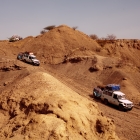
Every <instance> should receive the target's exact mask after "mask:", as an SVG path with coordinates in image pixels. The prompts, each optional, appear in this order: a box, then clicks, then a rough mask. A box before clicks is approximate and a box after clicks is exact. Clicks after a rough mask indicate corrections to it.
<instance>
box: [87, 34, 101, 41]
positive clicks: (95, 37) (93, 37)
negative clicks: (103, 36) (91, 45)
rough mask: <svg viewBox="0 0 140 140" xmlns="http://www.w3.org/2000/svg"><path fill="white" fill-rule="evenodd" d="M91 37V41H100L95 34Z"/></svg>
mask: <svg viewBox="0 0 140 140" xmlns="http://www.w3.org/2000/svg"><path fill="white" fill-rule="evenodd" d="M89 37H90V38H91V39H93V40H97V39H99V38H98V36H97V35H95V34H92V35H90V36H89Z"/></svg>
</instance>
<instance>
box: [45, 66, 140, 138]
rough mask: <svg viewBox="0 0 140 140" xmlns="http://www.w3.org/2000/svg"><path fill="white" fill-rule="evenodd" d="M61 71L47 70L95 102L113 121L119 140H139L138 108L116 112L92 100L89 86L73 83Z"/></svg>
mask: <svg viewBox="0 0 140 140" xmlns="http://www.w3.org/2000/svg"><path fill="white" fill-rule="evenodd" d="M47 69H49V68H47ZM56 69H57V68H56ZM61 70H62V69H61ZM62 71H63V70H62ZM62 71H61V72H60V71H59V72H57V71H56V70H53V69H51V70H49V72H50V73H51V74H52V75H54V76H55V77H57V79H59V80H60V81H61V82H62V83H65V84H66V85H67V86H68V87H70V88H72V89H73V90H74V91H76V92H77V93H79V94H80V95H82V96H84V97H86V98H88V99H89V100H91V101H93V102H96V103H97V104H98V106H99V108H100V110H101V111H102V112H103V114H104V115H106V116H107V117H109V118H111V119H112V120H113V122H114V124H115V126H116V133H117V135H118V136H119V137H120V139H121V140H139V138H140V133H139V132H140V119H139V118H140V106H138V105H136V106H135V107H134V108H133V109H132V110H131V111H128V112H121V111H119V110H118V108H116V107H115V106H112V105H108V106H106V105H104V104H103V103H102V102H101V101H100V100H95V99H93V97H92V89H91V86H90V84H89V85H88V84H87V85H86V86H84V84H85V83H84V81H83V85H81V84H80V83H78V82H77V81H76V82H75V80H74V79H72V78H71V77H68V76H67V75H66V74H65V75H64V74H63V72H62ZM79 81H80V80H79Z"/></svg>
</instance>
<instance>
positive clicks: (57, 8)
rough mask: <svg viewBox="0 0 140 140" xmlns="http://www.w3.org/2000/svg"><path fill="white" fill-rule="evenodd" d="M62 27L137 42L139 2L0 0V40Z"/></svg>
mask: <svg viewBox="0 0 140 140" xmlns="http://www.w3.org/2000/svg"><path fill="white" fill-rule="evenodd" d="M62 24H65V25H67V26H69V27H77V30H79V31H81V32H83V33H85V34H87V35H92V34H96V35H97V36H98V37H99V38H105V37H107V35H111V34H113V35H115V36H116V38H117V39H140V0H0V40H7V39H8V38H9V37H11V36H12V35H19V36H21V37H23V38H25V37H28V36H37V35H39V34H40V31H42V30H43V28H45V27H47V26H50V25H55V26H59V25H62Z"/></svg>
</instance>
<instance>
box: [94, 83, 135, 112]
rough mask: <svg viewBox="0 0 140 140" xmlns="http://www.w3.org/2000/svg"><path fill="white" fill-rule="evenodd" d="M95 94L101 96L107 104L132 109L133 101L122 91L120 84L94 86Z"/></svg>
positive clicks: (97, 96) (121, 108)
mask: <svg viewBox="0 0 140 140" xmlns="http://www.w3.org/2000/svg"><path fill="white" fill-rule="evenodd" d="M93 95H94V97H96V98H100V99H101V100H102V101H103V102H104V103H105V104H108V103H110V104H113V105H116V106H118V107H119V109H120V110H131V109H132V108H133V106H134V105H133V103H132V102H131V101H129V100H128V99H126V98H125V94H124V93H123V92H121V91H120V86H119V85H108V86H106V87H105V88H103V89H101V88H99V87H98V88H94V90H93Z"/></svg>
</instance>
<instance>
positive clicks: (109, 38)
mask: <svg viewBox="0 0 140 140" xmlns="http://www.w3.org/2000/svg"><path fill="white" fill-rule="evenodd" d="M106 40H116V36H115V35H113V34H111V35H107V37H106Z"/></svg>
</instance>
